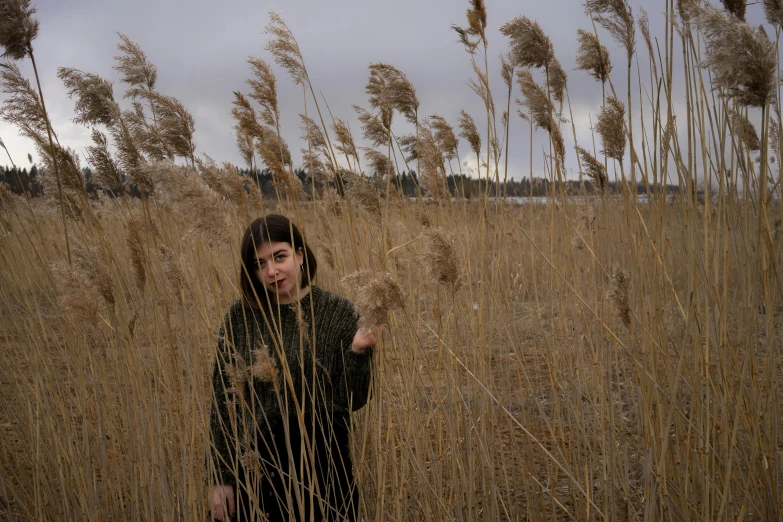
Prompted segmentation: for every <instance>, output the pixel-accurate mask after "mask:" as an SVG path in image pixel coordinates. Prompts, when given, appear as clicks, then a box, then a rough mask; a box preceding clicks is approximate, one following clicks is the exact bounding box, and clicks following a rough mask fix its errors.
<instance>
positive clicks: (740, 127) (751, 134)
mask: <svg viewBox="0 0 783 522" xmlns="http://www.w3.org/2000/svg"><path fill="white" fill-rule="evenodd" d="M731 125H732V127H733V128H732V134H735V135H736V136H737V137H738V138H739V139H740V140H742V141H743V142H744V143H745V146H746V147H747V148H748V150H750V151H759V150H761V141H759V135H758V134H757V133H756V128H755V127H754V126H753V124H752V123H751V122H750V120H749V119H748V117H747V116H745V114H744V113H743V112H742V111H741V110H739V109H737V108H735V109H734V110H733V111H732V113H731Z"/></svg>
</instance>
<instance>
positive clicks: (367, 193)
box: [340, 171, 382, 224]
mask: <svg viewBox="0 0 783 522" xmlns="http://www.w3.org/2000/svg"><path fill="white" fill-rule="evenodd" d="M340 174H341V177H342V179H343V181H344V182H345V186H346V191H345V193H346V194H347V196H348V197H349V198H351V201H354V202H356V204H357V205H358V206H359V208H361V209H362V210H364V211H365V212H367V214H368V215H369V217H370V218H371V219H372V220H373V222H374V223H378V224H380V222H381V215H382V214H381V201H380V199H379V198H378V193H377V192H376V191H375V187H373V186H372V184H371V183H370V182H369V181H368V180H367V179H366V178H365V177H363V176H361V175H359V174H356V173H355V172H347V171H341V172H340Z"/></svg>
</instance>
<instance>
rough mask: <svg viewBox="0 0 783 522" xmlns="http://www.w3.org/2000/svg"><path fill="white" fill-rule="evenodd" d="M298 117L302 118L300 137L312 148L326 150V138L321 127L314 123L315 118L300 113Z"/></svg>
mask: <svg viewBox="0 0 783 522" xmlns="http://www.w3.org/2000/svg"><path fill="white" fill-rule="evenodd" d="M299 118H300V119H301V120H302V127H301V129H302V134H301V136H300V138H301V139H302V140H303V141H305V142H307V143H308V144H309V145H310V147H312V148H313V149H324V150H326V149H327V148H328V147H327V144H326V138H324V133H323V132H321V127H319V126H318V124H317V123H315V120H313V119H312V118H310V117H309V116H305V115H304V114H300V115H299Z"/></svg>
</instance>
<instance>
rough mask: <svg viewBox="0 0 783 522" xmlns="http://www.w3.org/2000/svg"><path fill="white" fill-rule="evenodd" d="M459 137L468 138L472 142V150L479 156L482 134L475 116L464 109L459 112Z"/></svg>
mask: <svg viewBox="0 0 783 522" xmlns="http://www.w3.org/2000/svg"><path fill="white" fill-rule="evenodd" d="M459 137H460V138H464V139H465V140H467V142H468V143H469V144H470V150H472V151H473V153H474V154H475V155H476V156H477V157H478V156H479V155H480V154H481V135H479V132H478V128H476V123H475V122H474V121H473V118H471V117H470V114H468V113H467V112H465V111H464V110H461V111H460V112H459Z"/></svg>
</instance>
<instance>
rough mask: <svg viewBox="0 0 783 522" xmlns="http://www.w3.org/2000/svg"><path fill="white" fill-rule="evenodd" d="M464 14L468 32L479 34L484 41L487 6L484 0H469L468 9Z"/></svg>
mask: <svg viewBox="0 0 783 522" xmlns="http://www.w3.org/2000/svg"><path fill="white" fill-rule="evenodd" d="M465 16H466V17H467V19H468V28H467V31H468V33H469V34H472V35H474V36H479V37H481V39H482V40H484V42H486V29H487V6H486V5H485V4H484V0H470V9H468V10H467V12H466V13H465Z"/></svg>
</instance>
